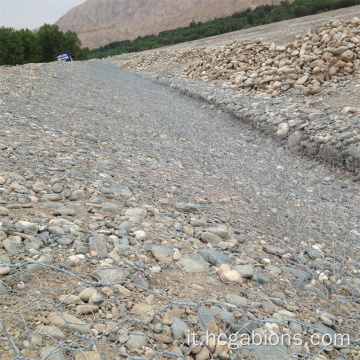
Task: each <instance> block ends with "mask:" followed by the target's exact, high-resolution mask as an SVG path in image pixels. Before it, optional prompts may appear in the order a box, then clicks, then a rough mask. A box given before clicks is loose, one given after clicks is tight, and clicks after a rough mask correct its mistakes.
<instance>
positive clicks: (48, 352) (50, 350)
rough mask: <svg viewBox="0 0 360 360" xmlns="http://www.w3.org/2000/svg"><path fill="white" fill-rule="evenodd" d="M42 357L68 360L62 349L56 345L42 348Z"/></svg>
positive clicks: (52, 359) (53, 359) (51, 359)
mask: <svg viewBox="0 0 360 360" xmlns="http://www.w3.org/2000/svg"><path fill="white" fill-rule="evenodd" d="M41 358H42V359H45V358H46V360H66V357H65V355H64V354H63V352H62V351H61V349H59V348H57V347H55V346H46V347H45V348H44V349H42V351H41Z"/></svg>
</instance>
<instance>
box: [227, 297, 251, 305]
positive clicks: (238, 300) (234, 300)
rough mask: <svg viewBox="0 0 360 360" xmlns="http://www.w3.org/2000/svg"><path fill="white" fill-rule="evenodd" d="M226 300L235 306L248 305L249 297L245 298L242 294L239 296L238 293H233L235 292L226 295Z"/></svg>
mask: <svg viewBox="0 0 360 360" xmlns="http://www.w3.org/2000/svg"><path fill="white" fill-rule="evenodd" d="M225 300H226V301H227V302H228V303H229V304H232V305H235V306H239V307H241V306H247V304H248V299H247V298H244V297H242V296H238V295H233V294H227V295H226V296H225Z"/></svg>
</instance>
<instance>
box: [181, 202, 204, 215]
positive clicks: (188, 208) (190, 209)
mask: <svg viewBox="0 0 360 360" xmlns="http://www.w3.org/2000/svg"><path fill="white" fill-rule="evenodd" d="M176 209H177V210H179V211H182V212H184V213H194V212H197V211H199V206H198V205H196V204H192V203H185V202H178V203H176Z"/></svg>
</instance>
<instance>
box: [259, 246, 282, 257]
mask: <svg viewBox="0 0 360 360" xmlns="http://www.w3.org/2000/svg"><path fill="white" fill-rule="evenodd" d="M263 250H264V251H265V252H267V253H268V254H271V255H284V254H285V253H286V250H285V249H283V248H279V247H276V246H271V245H264V246H263Z"/></svg>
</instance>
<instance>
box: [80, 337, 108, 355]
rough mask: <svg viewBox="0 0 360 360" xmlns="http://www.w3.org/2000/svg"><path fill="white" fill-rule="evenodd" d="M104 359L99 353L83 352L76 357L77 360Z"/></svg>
mask: <svg viewBox="0 0 360 360" xmlns="http://www.w3.org/2000/svg"><path fill="white" fill-rule="evenodd" d="M110 335H112V334H110ZM102 359H103V357H102V356H101V355H100V354H99V353H98V352H97V351H81V352H80V353H78V354H76V356H75V360H102Z"/></svg>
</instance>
